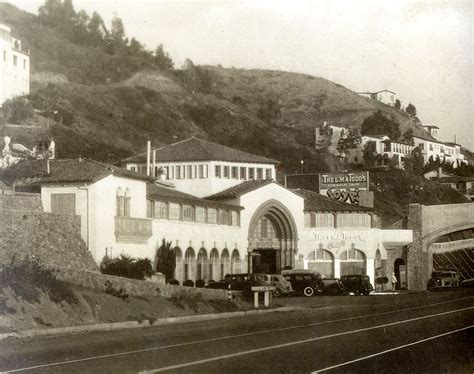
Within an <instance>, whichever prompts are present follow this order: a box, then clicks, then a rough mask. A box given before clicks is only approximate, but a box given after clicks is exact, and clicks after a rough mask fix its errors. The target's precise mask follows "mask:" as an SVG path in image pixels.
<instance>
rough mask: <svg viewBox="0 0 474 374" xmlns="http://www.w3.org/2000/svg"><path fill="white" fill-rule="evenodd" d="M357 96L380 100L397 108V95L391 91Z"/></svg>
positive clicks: (358, 93)
mask: <svg viewBox="0 0 474 374" xmlns="http://www.w3.org/2000/svg"><path fill="white" fill-rule="evenodd" d="M356 93H357V95H359V96H363V97H368V98H369V99H373V100H378V101H380V102H382V103H384V104H386V105H390V106H395V101H396V93H395V92H393V91H389V90H382V91H377V92H356Z"/></svg>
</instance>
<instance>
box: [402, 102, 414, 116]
mask: <svg viewBox="0 0 474 374" xmlns="http://www.w3.org/2000/svg"><path fill="white" fill-rule="evenodd" d="M405 112H407V113H408V114H410V115H412V116H413V117H416V107H415V106H414V105H413V104H412V103H410V104H408V106H407V107H406V109H405Z"/></svg>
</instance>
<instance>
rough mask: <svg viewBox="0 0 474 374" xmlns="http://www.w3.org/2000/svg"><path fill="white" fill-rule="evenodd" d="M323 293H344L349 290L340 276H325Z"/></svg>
mask: <svg viewBox="0 0 474 374" xmlns="http://www.w3.org/2000/svg"><path fill="white" fill-rule="evenodd" d="M322 280H323V284H324V288H323V295H344V294H347V292H346V291H345V289H344V285H343V284H342V282H341V281H340V279H339V278H323V279H322Z"/></svg>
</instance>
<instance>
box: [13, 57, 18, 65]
mask: <svg viewBox="0 0 474 374" xmlns="http://www.w3.org/2000/svg"><path fill="white" fill-rule="evenodd" d="M17 62H18V58H17V57H16V56H13V65H15V66H16V65H17Z"/></svg>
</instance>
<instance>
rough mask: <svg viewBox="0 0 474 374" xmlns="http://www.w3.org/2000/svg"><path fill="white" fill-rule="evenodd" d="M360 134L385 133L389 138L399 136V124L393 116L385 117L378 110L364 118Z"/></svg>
mask: <svg viewBox="0 0 474 374" xmlns="http://www.w3.org/2000/svg"><path fill="white" fill-rule="evenodd" d="M361 134H362V135H386V136H388V137H389V138H390V139H394V140H396V139H398V138H400V135H401V132H400V124H399V123H398V122H397V121H396V120H395V119H394V118H388V117H385V116H384V114H383V113H382V112H381V111H380V110H378V111H376V112H375V113H374V114H372V115H371V116H369V117H367V118H366V119H364V122H362V126H361Z"/></svg>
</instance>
